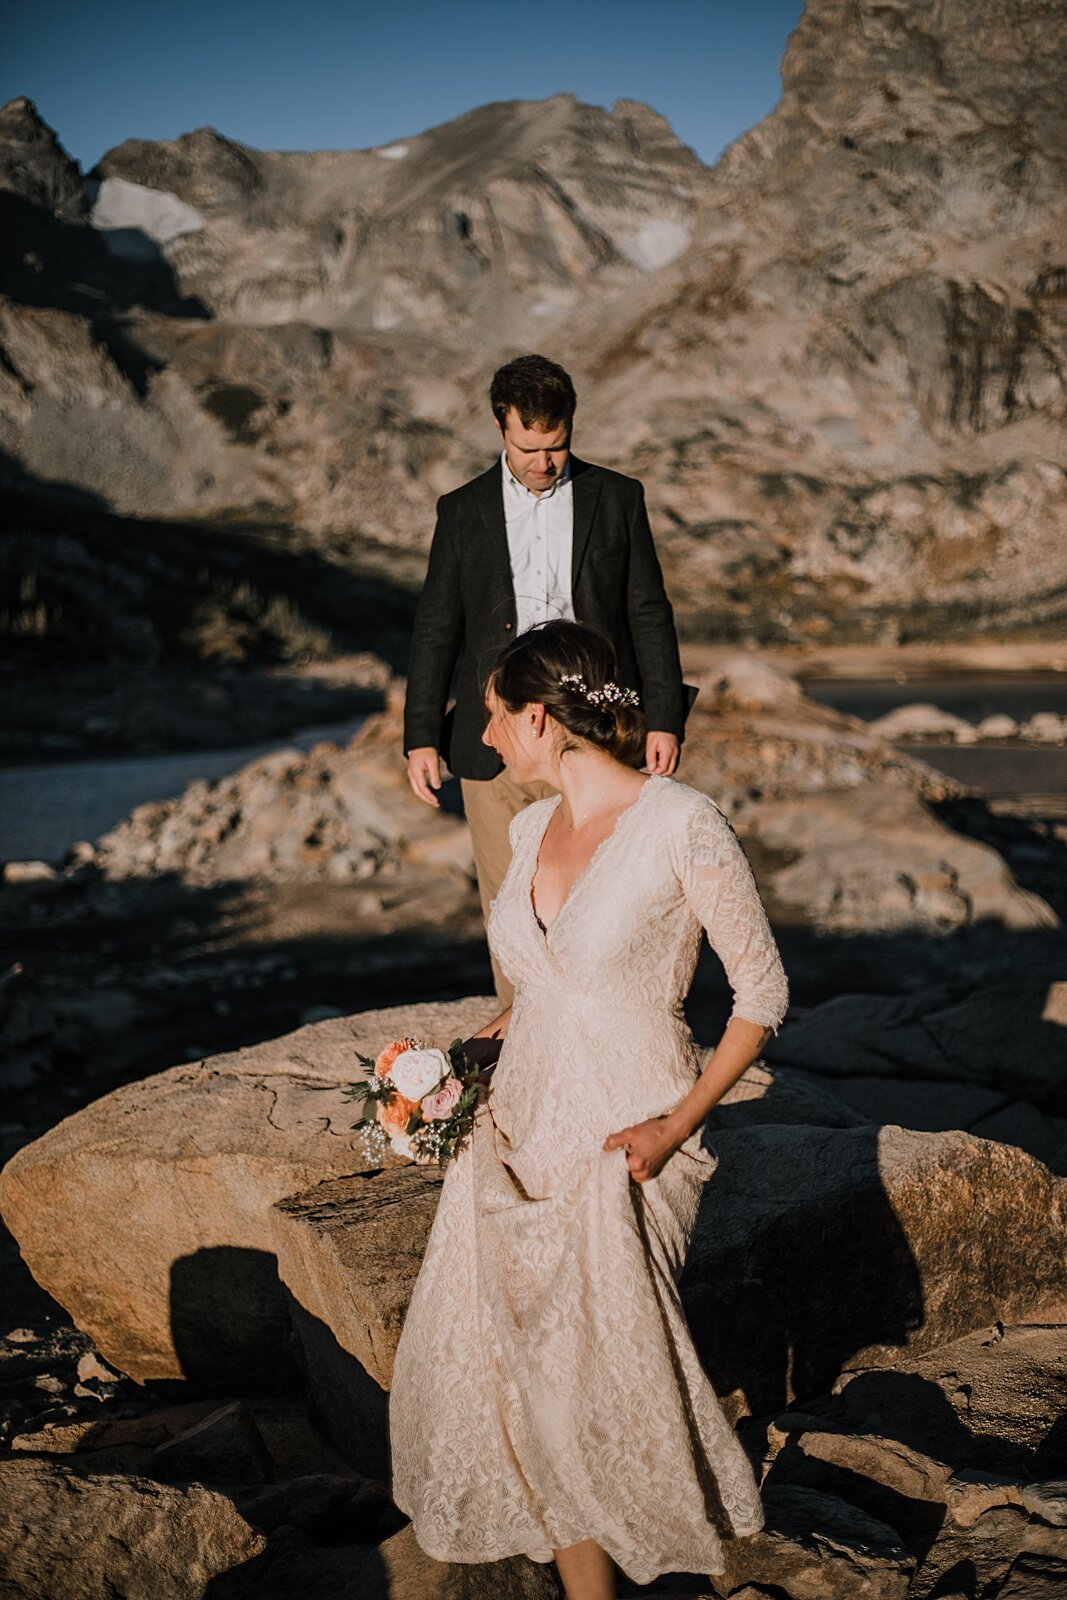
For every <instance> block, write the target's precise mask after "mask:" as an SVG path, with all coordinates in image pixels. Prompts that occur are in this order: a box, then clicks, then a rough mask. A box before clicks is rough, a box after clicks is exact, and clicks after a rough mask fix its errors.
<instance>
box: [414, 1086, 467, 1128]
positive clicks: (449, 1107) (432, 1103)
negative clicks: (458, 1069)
mask: <svg viewBox="0 0 1067 1600" xmlns="http://www.w3.org/2000/svg"><path fill="white" fill-rule="evenodd" d="M462 1093H463V1085H462V1084H461V1083H460V1081H459V1079H458V1078H451V1077H449V1078H446V1079H445V1081H444V1083H443V1084H442V1085H441V1087H440V1088H439V1089H438V1091H437V1093H436V1094H428V1095H427V1096H426V1098H425V1100H423V1102H422V1105H421V1108H420V1109H421V1111H422V1116H423V1121H425V1122H444V1121H445V1119H446V1118H447V1117H450V1116H451V1115H452V1113H453V1111H454V1110H455V1109H456V1105H457V1102H458V1101H459V1097H460V1095H461V1094H462Z"/></svg>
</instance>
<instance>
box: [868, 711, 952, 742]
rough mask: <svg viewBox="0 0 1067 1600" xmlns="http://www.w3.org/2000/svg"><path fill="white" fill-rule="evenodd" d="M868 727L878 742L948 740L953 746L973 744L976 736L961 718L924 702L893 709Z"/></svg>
mask: <svg viewBox="0 0 1067 1600" xmlns="http://www.w3.org/2000/svg"><path fill="white" fill-rule="evenodd" d="M868 726H869V727H870V731H871V732H872V733H873V734H876V735H877V736H878V738H880V739H890V740H895V739H909V740H920V741H921V740H923V739H943V738H949V739H952V740H954V741H955V743H956V744H973V743H974V741H975V739H976V738H977V737H978V733H977V729H976V728H975V727H974V726H973V725H972V724H971V723H970V722H968V721H966V719H965V718H963V717H957V716H955V715H954V714H953V713H952V712H951V711H943V710H942V709H941V707H940V706H933V705H929V704H927V703H925V702H917V703H916V704H914V705H908V706H894V708H893V710H892V711H889V712H887V713H886V715H885V716H884V717H876V718H875V720H874V721H873V722H872V723H870V724H869V725H868Z"/></svg>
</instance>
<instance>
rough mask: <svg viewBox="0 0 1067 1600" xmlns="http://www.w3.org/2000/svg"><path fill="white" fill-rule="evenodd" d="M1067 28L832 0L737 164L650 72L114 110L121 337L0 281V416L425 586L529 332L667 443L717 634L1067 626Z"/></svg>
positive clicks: (162, 509)
mask: <svg viewBox="0 0 1067 1600" xmlns="http://www.w3.org/2000/svg"><path fill="white" fill-rule="evenodd" d="M1065 45H1067V13H1065V12H1064V10H1063V8H1062V6H1060V5H1058V4H1052V3H1046V0H1020V3H1017V4H1013V5H1012V6H1006V5H1005V4H1004V3H1003V0H995V3H994V0H975V3H971V4H968V5H966V6H964V5H963V4H962V3H960V0H955V3H941V4H938V5H937V6H930V5H929V4H928V3H927V0H894V3H889V0H885V3H878V4H874V3H867V0H864V3H860V4H856V3H854V0H849V3H847V4H846V3H845V0H809V4H808V6H807V8H806V11H805V13H804V17H803V19H802V21H801V23H800V26H799V27H798V29H797V31H796V32H795V34H794V35H793V37H792V39H791V40H790V43H789V47H788V49H787V51H786V55H785V59H784V62H783V69H782V71H783V83H784V93H783V96H782V100H781V102H780V104H779V106H778V107H777V108H776V110H775V111H774V112H773V113H772V114H771V115H770V116H769V117H768V118H766V119H765V120H764V121H763V122H762V123H761V124H759V125H758V126H757V127H756V128H754V129H752V130H751V131H750V132H749V133H748V134H746V135H745V136H744V137H743V138H742V139H740V140H739V141H738V142H737V143H736V144H735V145H734V146H733V147H732V148H731V149H730V150H729V151H728V152H727V153H726V155H725V156H724V157H723V159H722V160H721V161H720V162H719V164H718V165H717V166H716V167H715V168H714V169H713V170H709V169H706V168H704V167H703V166H702V165H701V163H700V162H699V161H698V160H697V158H696V157H695V156H694V155H693V154H692V152H691V151H689V150H687V149H686V147H685V146H683V145H682V144H680V143H679V141H678V140H677V139H676V138H675V137H674V136H673V134H672V133H671V131H670V129H669V128H668V127H667V125H666V124H665V123H664V122H663V120H662V119H661V118H660V117H658V116H657V115H656V114H655V113H654V112H652V111H650V110H649V109H648V108H647V107H643V106H638V105H635V104H632V103H628V102H620V103H619V104H617V105H616V106H615V107H614V108H613V110H612V111H611V112H610V113H607V112H604V111H602V110H599V109H598V108H595V107H589V106H583V105H580V104H578V103H577V102H576V101H574V99H573V98H572V97H570V96H559V97H557V98H555V99H553V100H549V101H545V102H542V103H537V104H529V103H521V102H513V103H509V104H504V105H491V106H484V107H481V108H480V109H478V110H476V111H473V112H471V113H469V114H468V115H466V116H464V117H461V118H458V119H457V120H456V121H455V122H452V123H449V124H446V125H445V126H443V127H441V128H436V129H431V130H430V131H428V132H426V133H423V134H420V135H418V136H416V137H414V138H411V139H408V140H404V141H401V142H399V143H397V144H394V145H391V146H386V147H383V148H381V149H378V150H370V151H356V152H329V151H324V152H317V153H314V154H309V155H302V154H293V153H285V152H273V153H271V152H260V151H255V150H251V149H248V148H247V147H244V146H240V145H237V144H234V143H233V142H231V141H228V140H226V139H223V138H221V137H220V136H219V135H218V134H217V133H215V132H213V131H212V130H210V129H201V130H198V131H197V132H196V133H193V134H189V135H186V136H184V137H183V138H181V139H179V140H176V141H174V142H171V143H144V142H131V143H127V144H124V145H122V146H120V147H119V148H118V149H116V150H113V151H112V152H110V154H109V155H108V156H106V157H105V158H104V160H103V161H102V163H101V165H100V168H99V169H98V171H97V172H96V173H94V174H93V176H92V181H91V182H90V183H89V184H88V185H87V195H88V207H87V220H85V221H83V220H81V219H80V218H79V219H78V226H77V228H76V230H75V231H76V233H77V235H78V237H80V238H83V239H84V241H85V243H86V248H87V249H88V248H89V247H90V245H92V247H94V248H97V249H99V248H100V246H101V245H103V246H104V247H105V248H106V250H107V252H108V255H109V260H110V261H111V263H112V267H113V272H114V275H115V281H116V283H119V284H121V285H122V286H123V293H122V294H121V295H118V296H117V298H116V304H117V305H118V306H119V307H120V308H125V310H124V314H123V317H122V320H121V330H120V332H121V337H118V336H117V335H116V331H115V327H114V325H113V323H108V321H107V318H106V317H105V318H103V320H102V318H101V315H100V314H96V315H95V316H94V315H93V313H92V311H91V310H90V311H89V312H88V313H87V312H86V311H85V308H84V307H82V306H72V305H71V304H70V303H69V302H68V301H64V300H63V299H62V298H61V297H60V296H58V295H56V296H53V297H52V299H51V300H48V298H47V296H42V295H40V294H38V295H37V297H36V304H37V306H38V308H39V309H37V310H36V311H35V312H34V313H33V314H32V315H31V314H30V313H29V312H28V311H27V310H26V309H25V305H24V302H25V300H26V299H27V298H31V297H29V296H26V295H21V294H19V293H18V291H17V285H15V286H14V287H10V286H9V294H10V297H11V298H10V300H9V302H8V304H7V305H5V306H0V343H2V345H3V348H4V351H5V353H6V357H7V370H6V371H4V370H3V368H2V367H0V447H2V448H3V449H4V450H5V451H6V452H7V453H8V455H9V456H10V457H12V458H13V459H14V461H15V462H16V463H18V465H19V469H20V470H21V471H22V472H23V473H24V474H29V476H30V477H31V478H33V479H36V480H43V481H44V482H46V483H48V482H52V483H54V482H55V481H57V480H61V481H63V482H66V483H67V484H71V485H75V486H79V487H81V488H82V489H84V490H88V491H90V492H91V493H93V494H94V495H96V496H97V497H98V499H99V500H101V501H103V502H105V503H106V504H108V505H110V506H113V507H114V508H116V509H119V510H121V511H123V512H124V513H126V514H132V515H138V514H154V515H179V516H182V517H186V518H194V519H195V518H207V517H217V516H219V515H234V514H241V515H243V516H248V515H249V514H251V515H253V516H262V517H266V518H267V519H268V520H271V521H273V522H274V523H281V524H282V525H283V526H288V527H290V528H293V529H298V530H302V531H303V533H305V534H307V535H308V536H309V537H311V538H312V539H313V540H315V541H316V542H318V543H319V544H320V545H321V544H322V543H323V542H326V543H327V544H328V547H329V550H330V553H331V559H339V560H341V561H344V562H356V563H359V562H362V563H364V564H366V563H368V562H370V563H371V564H374V565H376V567H377V569H378V570H379V571H384V572H387V573H391V574H392V575H393V576H395V577H396V578H397V579H398V580H399V581H401V582H404V583H407V584H414V583H417V581H418V577H419V572H420V562H421V559H422V554H423V552H424V550H425V546H426V543H427V540H428V537H429V532H430V528H431V526H432V511H433V501H434V499H435V497H436V495H438V494H439V493H441V492H442V491H443V490H444V489H446V488H448V487H450V486H451V485H453V484H454V483H456V482H458V481H460V480H461V479H462V477H463V476H465V475H467V474H469V473H470V472H472V471H474V470H477V468H478V467H479V466H480V465H481V464H483V463H484V462H486V461H488V460H489V459H490V458H491V453H492V450H493V433H492V430H491V428H490V427H489V425H488V421H487V417H486V408H485V398H484V396H485V387H486V384H487V381H488V377H489V374H490V373H491V371H492V369H493V367H494V366H495V365H496V364H497V363H498V362H499V361H500V360H501V359H506V357H507V356H508V355H510V354H512V353H515V352H516V351H518V350H521V349H528V348H540V349H544V350H545V351H546V353H549V354H552V355H554V356H556V357H558V358H560V359H562V360H564V361H565V362H566V364H567V365H568V366H569V367H570V368H571V370H572V371H573V372H574V375H575V377H576V380H577V382H578V385H579V394H580V401H581V404H580V410H579V417H578V432H577V435H576V447H577V448H578V449H579V451H580V452H581V453H583V454H585V455H587V456H589V457H591V458H592V459H600V460H603V461H605V462H607V463H610V464H612V465H615V466H618V467H620V468H621V469H622V470H624V471H632V472H636V473H639V474H640V475H641V476H643V477H644V478H645V480H646V483H647V485H648V489H649V497H650V502H651V505H652V509H653V513H654V516H655V519H656V525H657V529H658V531H659V535H660V544H661V550H662V554H663V559H664V565H665V567H666V569H667V573H668V579H669V582H670V584H671V587H672V592H673V594H674V597H675V599H676V602H677V607H678V612H679V617H680V621H681V622H682V624H683V626H684V627H685V628H686V629H687V630H688V631H691V632H694V633H708V632H710V633H725V634H727V635H734V636H745V635H752V636H756V637H763V638H770V639H779V638H791V637H816V638H819V637H822V638H826V637H835V636H842V637H843V636H851V637H857V636H860V637H862V636H871V635H874V636H878V637H883V636H886V635H888V636H893V635H894V634H904V635H905V636H909V635H910V636H916V635H918V636H922V635H924V634H931V633H943V632H946V631H947V632H954V633H957V634H960V633H968V632H973V631H976V630H978V629H983V628H985V629H988V628H1000V629H1003V630H1006V631H1011V630H1025V629H1032V628H1035V627H1036V628H1039V629H1050V628H1052V627H1055V626H1057V625H1059V623H1060V622H1061V621H1062V618H1063V616H1064V614H1065V612H1067V539H1065V538H1064V532H1065V525H1067V472H1065V469H1067V447H1065V444H1064V430H1063V415H1064V409H1065V372H1067V227H1065V224H1064V209H1063V195H1064V192H1065V179H1067V173H1065V170H1064V169H1065V157H1064V151H1065V149H1067V144H1065V140H1064V132H1065V128H1064V122H1065V112H1064V105H1063V99H1062V94H1061V93H1060V68H1061V65H1062V62H1063V60H1064V58H1065V48H1064V47H1065ZM26 106H27V102H13V105H12V107H9V108H8V109H7V111H6V112H4V113H3V114H0V115H2V117H3V118H5V119H7V118H10V117H12V116H13V115H14V108H15V107H20V108H21V109H20V110H19V112H18V119H17V120H19V121H20V123H21V124H25V123H26V119H27V117H28V115H29V113H28V112H27V110H26ZM30 112H32V107H31V108H30ZM0 132H2V129H0ZM49 137H51V136H50V135H49V134H48V133H47V130H43V131H41V132H40V133H39V134H38V135H37V145H38V146H39V147H40V149H41V150H45V149H46V148H47V146H48V138H49ZM0 143H2V141H0ZM50 159H54V158H50ZM11 170H12V169H11V167H10V165H8V166H6V167H5V166H2V165H0V182H3V183H8V185H9V187H10V184H11V181H12V180H11V179H10V171H11ZM5 172H7V173H8V174H9V176H8V177H6V178H5V177H4V176H3V174H4V173H5ZM57 182H58V179H57ZM68 187H69V182H68ZM23 192H25V191H24V189H23ZM57 193H58V191H57ZM33 203H34V205H36V206H37V208H38V210H39V211H41V212H46V211H47V209H48V206H49V205H52V204H53V202H52V201H51V200H49V199H48V196H47V195H46V194H45V193H44V192H43V191H41V190H40V186H39V185H38V189H37V190H36V191H35V197H34V201H33ZM73 203H74V202H73V200H72V198H71V197H70V196H69V195H66V191H65V190H64V198H63V205H64V206H65V207H66V208H67V211H68V212H69V208H70V206H71V205H73ZM54 209H55V211H56V214H57V215H58V212H59V201H58V200H57V201H56V202H55V204H54ZM69 231H70V230H69V229H68V232H69ZM68 243H69V241H68ZM135 272H136V273H140V274H141V277H140V278H139V279H136V280H135V279H134V278H133V277H131V274H133V273H135ZM145 274H154V276H151V277H150V278H146V276H145ZM124 275H125V276H124ZM135 281H136V282H137V283H138V284H140V286H141V288H140V298H139V300H138V299H137V297H136V296H135V295H134V294H133V293H132V291H131V288H130V286H131V284H133V283H134V282H135ZM149 290H151V293H150V292H149ZM168 297H169V298H168ZM131 307H133V308H134V309H130V308H131ZM111 309H112V311H113V310H114V307H112V308H111ZM179 312H182V313H184V314H178V313H179ZM109 314H110V313H109ZM5 386H6V387H5ZM102 397H103V398H102Z"/></svg>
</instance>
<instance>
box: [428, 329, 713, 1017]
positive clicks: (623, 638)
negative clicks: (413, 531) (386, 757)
mask: <svg viewBox="0 0 1067 1600" xmlns="http://www.w3.org/2000/svg"><path fill="white" fill-rule="evenodd" d="M489 399H490V404H491V406H492V410H493V416H494V417H495V419H496V424H497V427H498V428H499V430H500V434H501V439H502V442H503V449H502V451H501V455H500V459H499V460H498V461H495V462H494V463H493V465H492V466H491V467H490V469H489V471H488V472H485V473H483V474H482V475H481V477H478V478H475V479H473V480H472V481H471V482H470V483H466V484H464V485H463V487H462V488H460V489H454V490H453V491H452V493H451V494H446V495H444V496H443V497H442V498H441V499H440V500H439V501H438V504H437V527H436V529H435V531H434V536H433V542H432V544H431V546H430V557H429V564H428V567H427V571H426V581H425V584H424V586H423V590H422V594H421V596H420V598H419V603H418V608H417V610H416V613H415V623H414V631H413V636H412V641H411V655H410V660H409V663H408V680H407V701H406V704H405V708H404V753H405V754H406V756H407V761H408V779H409V782H410V783H411V787H412V789H413V790H414V792H415V793H416V794H417V795H418V797H419V799H420V800H425V801H426V803H427V804H428V805H432V806H436V805H439V804H440V802H439V800H438V799H437V796H436V795H435V794H434V792H433V791H434V790H435V789H438V788H440V786H441V768H440V757H441V756H442V755H443V756H444V758H445V761H446V762H447V764H448V767H449V769H450V771H451V772H452V773H454V774H455V776H456V777H458V778H459V780H460V787H461V790H462V793H463V805H464V809H465V811H466V814H467V821H468V823H469V825H470V830H471V838H472V841H473V845H474V861H475V866H476V868H477V873H478V891H479V895H480V898H481V903H482V914H483V916H484V917H488V915H489V907H490V904H491V902H492V901H493V899H494V898H495V896H496V893H497V890H498V889H499V887H500V884H501V881H502V880H503V877H504V873H505V872H506V870H507V866H508V860H509V858H510V845H509V841H508V824H509V823H510V821H511V818H512V817H513V816H514V815H515V814H516V812H518V811H520V810H521V809H522V808H523V806H526V805H529V804H530V803H531V801H533V800H539V799H542V798H543V797H544V796H546V795H550V794H554V793H555V790H554V789H552V788H550V787H549V786H548V785H547V784H542V783H532V784H531V783H527V784H522V783H516V782H515V781H514V779H513V778H511V776H510V775H509V773H508V770H507V768H506V767H505V766H504V764H503V762H502V761H501V759H500V757H499V756H498V755H497V754H496V752H495V751H494V750H491V749H489V748H488V747H487V746H486V745H484V744H483V743H482V733H483V731H484V729H485V726H486V723H487V721H488V713H487V711H486V709H485V703H484V694H485V685H486V680H487V677H488V674H489V669H490V668H491V667H492V664H493V661H494V659H495V658H496V655H497V653H498V652H499V651H500V649H501V648H502V647H503V646H504V645H505V644H507V642H508V641H509V640H510V639H514V638H515V636H516V634H519V633H523V632H524V631H525V630H526V629H527V628H529V627H531V626H532V625H533V624H534V623H535V622H540V621H543V620H546V619H548V618H549V617H570V618H573V619H575V620H577V621H579V622H591V623H595V624H596V625H598V626H599V627H600V628H601V629H602V630H603V631H604V632H605V633H606V634H607V635H608V637H609V638H610V639H611V640H612V642H613V643H614V645H615V650H616V653H617V656H618V663H619V672H618V681H619V682H620V683H622V684H627V685H629V686H630V687H632V688H634V689H636V690H637V691H638V693H639V694H640V696H641V704H642V707H643V709H644V712H645V719H646V724H647V727H648V729H649V730H650V731H649V733H648V737H647V741H646V745H645V766H646V769H647V770H648V771H649V772H658V773H664V774H670V773H672V772H674V770H675V768H676V767H677V765H678V756H679V751H680V749H681V743H682V738H683V735H684V726H685V697H684V694H683V689H682V672H681V666H680V663H679V659H678V640H677V637H676V635H675V631H674V615H673V612H672V610H671V604H670V601H669V600H668V599H667V595H666V592H665V590H664V587H663V576H662V574H661V572H660V565H659V561H658V559H657V556H656V551H655V547H654V545H653V543H652V533H651V530H650V528H649V525H648V516H647V514H646V512H645V499H644V491H643V490H642V488H641V485H640V484H639V483H638V482H637V480H636V479H634V478H626V477H623V476H622V474H621V473H618V472H612V471H610V470H609V469H608V468H607V467H595V466H591V465H590V464H589V463H588V462H585V461H579V460H578V458H577V456H573V455H572V454H571V448H570V445H571V424H572V421H573V417H574V408H575V404H576V396H575V392H574V385H573V384H572V383H571V380H570V378H569V377H568V375H567V373H566V372H565V371H564V370H563V368H562V367H560V366H557V364H556V363H555V362H554V361H549V360H547V359H546V358H545V357H544V356H537V355H528V356H519V357H518V359H517V360H515V361H509V362H508V364H507V366H504V367H501V368H500V370H499V371H498V372H497V373H496V374H495V376H494V378H493V381H492V384H491V386H490V390H489ZM460 656H461V660H460V665H459V678H458V683H457V688H456V704H455V708H454V711H450V712H448V713H447V714H446V712H445V704H446V701H447V700H448V695H449V690H450V688H451V684H452V673H453V669H454V668H455V666H456V661H457V658H458V657H460ZM493 977H494V980H495V983H496V989H497V994H498V995H499V997H500V1002H501V1005H502V1006H507V1005H509V1004H510V1003H511V999H512V990H511V985H510V984H509V983H508V981H507V979H506V978H505V977H504V974H503V973H502V972H501V971H500V970H499V968H498V966H497V964H496V962H495V961H494V962H493Z"/></svg>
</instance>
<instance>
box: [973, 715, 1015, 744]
mask: <svg viewBox="0 0 1067 1600" xmlns="http://www.w3.org/2000/svg"><path fill="white" fill-rule="evenodd" d="M977 732H978V737H979V738H980V739H1014V738H1015V737H1016V735H1017V734H1018V732H1019V724H1018V723H1017V722H1016V720H1015V718H1014V717H1009V716H1008V715H1007V713H1006V712H1004V711H997V712H994V714H993V715H992V716H991V717H983V718H982V720H981V722H980V723H979V724H978V728H977Z"/></svg>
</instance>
